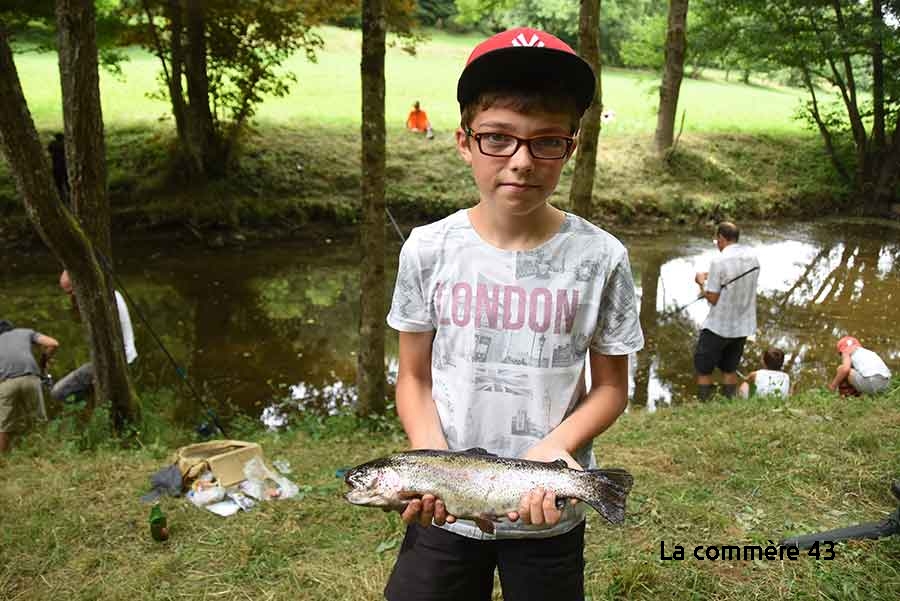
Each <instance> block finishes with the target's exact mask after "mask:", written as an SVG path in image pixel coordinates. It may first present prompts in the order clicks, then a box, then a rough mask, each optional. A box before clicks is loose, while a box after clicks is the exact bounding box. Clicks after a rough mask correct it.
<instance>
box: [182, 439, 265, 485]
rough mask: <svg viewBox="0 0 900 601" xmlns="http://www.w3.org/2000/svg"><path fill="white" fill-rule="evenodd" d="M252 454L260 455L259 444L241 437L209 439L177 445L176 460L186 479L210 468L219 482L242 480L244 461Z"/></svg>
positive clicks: (253, 455) (197, 475) (227, 483)
mask: <svg viewBox="0 0 900 601" xmlns="http://www.w3.org/2000/svg"><path fill="white" fill-rule="evenodd" d="M254 457H259V458H260V459H262V457H263V454H262V447H260V446H259V445H258V444H256V443H255V442H244V441H242V440H211V441H209V442H201V443H197V444H192V445H188V446H186V447H181V448H180V449H178V452H177V453H176V459H175V460H176V462H177V463H178V467H179V469H180V470H181V474H182V477H183V478H184V480H185V481H186V482H188V481H191V480H194V479H196V478H198V477H199V476H200V475H201V474H202V473H203V472H204V471H206V470H210V471H212V473H213V475H214V476H215V477H216V480H218V481H219V484H221V485H222V486H225V487H228V486H232V485H234V484H237V483H238V482H241V481H242V480H244V479H245V478H244V464H245V463H247V462H248V461H250V460H251V459H252V458H254Z"/></svg>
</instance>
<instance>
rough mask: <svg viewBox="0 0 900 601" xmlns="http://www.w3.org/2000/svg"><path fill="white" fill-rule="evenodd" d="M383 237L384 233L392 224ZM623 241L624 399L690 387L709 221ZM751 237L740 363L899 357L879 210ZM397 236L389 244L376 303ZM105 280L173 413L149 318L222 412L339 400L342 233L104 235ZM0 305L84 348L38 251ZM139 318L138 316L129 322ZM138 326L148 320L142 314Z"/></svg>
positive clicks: (817, 367) (142, 377)
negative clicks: (246, 240)
mask: <svg viewBox="0 0 900 601" xmlns="http://www.w3.org/2000/svg"><path fill="white" fill-rule="evenodd" d="M392 232H393V230H391V233H389V235H391V236H393V235H394V234H393V233H392ZM612 233H613V234H615V235H616V236H618V237H619V238H620V239H621V240H622V241H623V242H624V243H625V244H626V246H627V247H628V249H629V252H630V256H631V262H632V269H633V272H634V277H635V283H636V286H637V291H638V294H639V295H640V311H641V323H642V326H643V328H644V333H645V337H646V340H647V345H646V348H645V349H644V351H642V352H640V353H638V354H637V355H635V356H634V357H632V360H631V375H632V378H631V386H632V394H631V399H630V403H631V407H632V408H638V407H644V408H646V409H647V410H650V411H653V410H655V409H656V408H658V407H659V406H661V405H668V404H671V403H676V404H677V403H679V402H681V400H682V399H684V398H686V397H687V396H688V395H690V394H692V393H693V390H694V387H693V375H692V372H693V367H692V350H693V345H694V342H695V340H696V335H697V329H698V327H699V324H700V323H701V322H702V321H703V318H704V317H705V315H706V313H707V311H708V309H707V306H706V303H705V302H696V303H693V304H691V305H689V306H687V307H686V308H684V309H683V310H681V311H677V312H676V311H675V309H677V308H678V307H681V306H683V305H685V304H687V303H689V302H690V301H691V300H693V299H694V298H696V294H697V288H696V285H695V284H694V283H693V277H694V272H695V271H698V270H704V271H705V270H706V269H707V267H708V265H709V261H710V259H711V258H712V257H713V256H715V254H716V253H717V251H716V248H715V246H714V245H713V242H712V234H713V232H712V231H706V228H701V229H698V230H696V231H687V230H681V231H664V232H655V231H652V230H647V231H639V232H636V231H626V230H623V231H618V230H613V231H612ZM741 242H743V243H745V244H748V245H750V246H752V247H754V248H755V250H756V252H757V253H758V256H759V259H760V264H761V271H760V276H759V288H760V295H759V310H758V322H759V329H758V334H757V336H756V338H755V339H751V340H750V341H748V344H747V348H746V352H745V355H744V360H743V362H742V365H741V368H740V369H741V371H742V372H744V373H747V372H749V371H752V370H753V369H756V368H757V367H759V366H760V365H759V364H760V360H761V356H762V352H763V351H764V350H765V348H766V347H767V346H769V345H775V346H778V347H780V348H782V349H783V350H784V351H785V355H786V359H785V369H786V371H788V372H789V373H790V375H791V378H792V380H793V381H794V382H796V385H797V387H798V388H799V389H803V388H808V387H815V386H821V385H823V384H825V383H826V382H827V380H828V378H829V376H830V374H831V373H832V372H833V369H834V367H835V366H836V364H837V363H836V361H837V357H836V354H835V351H834V350H833V349H834V342H835V340H836V339H837V338H838V337H840V336H841V335H844V334H846V333H852V334H854V335H855V336H857V337H858V338H859V339H860V340H861V341H862V343H863V344H864V345H865V346H867V347H869V348H872V349H873V350H875V351H876V352H878V353H879V354H881V356H882V357H883V358H884V359H885V361H886V362H887V363H888V365H889V366H890V367H891V368H892V369H895V370H896V369H897V368H900V323H898V322H900V311H898V310H897V304H898V299H900V230H898V228H897V227H896V225H892V224H887V223H883V222H856V223H839V222H830V221H829V222H820V223H807V224H794V223H792V224H782V225H778V224H774V225H773V224H746V225H744V233H743V235H742V239H741ZM398 251H399V239H397V237H396V236H394V238H393V239H392V242H391V246H390V249H389V269H388V282H386V284H385V290H384V294H385V299H386V301H385V302H386V303H389V300H390V294H391V290H392V286H393V281H394V276H395V271H396V257H397V253H398ZM116 260H117V265H118V272H119V277H120V279H121V282H122V284H123V285H124V287H125V289H126V291H127V292H128V293H129V295H130V297H131V298H132V299H133V300H134V301H135V303H136V306H135V307H133V308H132V321H133V322H134V327H135V337H136V341H137V346H138V352H139V354H140V358H139V359H138V361H137V363H136V365H135V366H133V370H134V375H135V378H136V381H137V385H138V388H139V390H145V389H155V388H170V389H174V390H177V391H178V394H177V395H176V396H177V398H178V399H179V401H178V402H179V406H178V407H177V409H176V413H177V415H178V416H180V419H183V420H184V421H185V422H186V423H190V422H191V421H192V420H194V419H196V417H197V415H198V412H199V408H198V406H197V405H198V403H196V402H195V401H194V400H193V399H192V396H191V394H190V392H189V391H188V390H187V389H186V388H184V387H183V386H182V385H181V384H180V378H179V376H178V374H177V373H176V371H175V370H174V369H173V367H172V365H171V364H170V363H169V361H168V359H167V358H166V356H165V354H164V353H163V352H162V351H161V350H160V348H159V347H158V346H157V345H156V343H155V342H154V340H153V338H152V336H151V333H150V330H149V328H151V327H152V329H153V330H154V331H155V332H156V333H157V334H158V335H159V336H160V338H161V340H162V342H163V344H164V345H165V347H166V348H167V349H168V351H169V352H170V353H171V355H172V356H173V357H174V358H175V360H176V362H177V363H178V364H179V366H180V367H182V368H183V369H184V370H185V371H186V373H187V374H188V377H189V378H190V379H191V381H192V383H193V384H194V387H195V388H196V389H197V390H199V391H201V394H202V395H203V396H204V398H205V399H206V401H207V402H208V403H209V404H210V405H211V406H213V407H214V408H216V410H217V411H218V412H219V413H220V414H222V415H232V414H234V413H236V412H237V413H244V414H247V415H250V416H253V417H259V416H261V415H263V413H264V412H265V415H266V417H267V418H273V419H274V421H275V422H277V418H278V417H279V416H280V415H284V414H285V413H287V412H289V411H292V410H295V409H296V408H300V409H303V410H315V411H325V412H327V411H334V410H335V409H337V408H338V407H340V406H342V405H345V404H347V403H352V402H353V399H354V389H353V383H354V378H355V370H356V354H355V353H356V350H357V326H358V320H359V311H358V308H357V303H358V298H359V287H358V279H357V271H358V267H359V250H358V248H357V247H356V246H355V245H354V243H353V241H352V239H351V238H346V239H340V238H335V239H334V240H332V239H326V238H322V239H320V240H316V241H314V242H311V241H309V240H297V241H282V242H278V243H268V244H264V245H254V246H248V247H246V248H223V249H215V250H213V249H207V248H197V247H194V246H191V245H188V244H180V243H172V242H150V241H146V242H141V243H127V244H126V243H123V242H119V243H118V244H117V248H116ZM0 265H2V266H3V268H2V271H0V274H2V279H0V317H2V318H6V319H10V320H12V321H13V322H15V323H17V324H18V325H23V326H28V327H34V328H35V329H38V330H39V331H42V332H44V333H46V334H48V335H50V336H53V337H55V338H57V339H58V340H60V342H61V343H62V347H61V349H60V351H59V353H58V357H57V360H56V362H55V364H54V365H53V368H52V372H53V375H54V376H55V377H57V378H59V377H61V376H62V375H64V374H65V373H66V372H67V371H68V370H70V369H73V368H75V367H76V366H78V365H79V364H80V363H82V362H84V361H86V360H87V358H88V350H87V347H86V345H85V343H84V340H83V331H82V328H81V325H80V324H79V323H78V322H76V321H75V320H74V318H73V316H72V313H71V311H70V310H69V307H68V301H67V298H66V297H65V296H64V295H63V294H62V293H61V291H60V290H59V288H58V286H57V278H58V274H59V268H58V267H57V265H56V262H55V260H54V259H53V258H52V256H50V255H49V254H47V253H46V252H45V251H42V250H33V251H29V252H25V253H23V252H22V251H15V252H13V251H0ZM141 316H143V318H145V319H146V322H144V321H143V320H142V318H141ZM148 324H149V326H148ZM388 333H389V338H388V342H387V356H388V366H387V371H388V378H389V380H392V378H393V377H394V376H395V374H396V365H397V362H396V355H397V342H396V334H395V333H393V332H392V331H391V330H390V329H389V330H388Z"/></svg>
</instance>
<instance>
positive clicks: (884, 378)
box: [828, 336, 891, 396]
mask: <svg viewBox="0 0 900 601" xmlns="http://www.w3.org/2000/svg"><path fill="white" fill-rule="evenodd" d="M837 352H838V354H839V355H840V356H841V364H840V365H839V366H838V368H837V370H836V372H835V374H834V379H833V380H832V381H831V383H830V384H828V388H829V390H839V391H840V393H841V395H842V396H848V395H857V394H859V393H863V394H876V393H878V392H881V391H882V390H884V389H885V388H887V387H888V384H890V382H891V370H889V369H888V366H887V365H885V364H884V361H883V360H882V359H881V357H879V356H878V355H877V354H875V353H874V352H872V351H870V350H869V349H867V348H863V346H862V345H861V344H860V343H859V340H857V339H856V338H854V337H853V336H844V337H843V338H841V339H840V340H838V343H837Z"/></svg>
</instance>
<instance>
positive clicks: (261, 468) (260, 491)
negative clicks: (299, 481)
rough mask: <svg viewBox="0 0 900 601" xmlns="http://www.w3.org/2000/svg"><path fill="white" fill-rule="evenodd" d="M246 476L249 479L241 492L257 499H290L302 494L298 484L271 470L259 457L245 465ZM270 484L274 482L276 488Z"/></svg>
mask: <svg viewBox="0 0 900 601" xmlns="http://www.w3.org/2000/svg"><path fill="white" fill-rule="evenodd" d="M244 476H245V477H246V478H247V479H246V480H245V481H244V482H242V483H241V490H242V491H244V492H245V493H246V494H248V495H250V496H251V497H254V498H256V499H264V500H269V499H290V498H291V497H295V496H297V493H298V492H300V489H299V488H298V487H297V485H296V484H294V483H293V482H291V481H290V480H289V479H287V478H285V477H284V476H282V475H280V474H276V473H275V472H273V471H272V470H270V469H269V468H268V467H266V464H265V463H263V462H262V459H260V458H259V457H254V458H252V459H251V460H250V461H248V462H247V463H245V464H244ZM268 482H272V483H273V484H274V485H275V486H276V488H273V487H272V486H271V485H269V484H268Z"/></svg>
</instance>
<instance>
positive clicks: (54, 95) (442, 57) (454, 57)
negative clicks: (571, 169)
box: [16, 27, 805, 136]
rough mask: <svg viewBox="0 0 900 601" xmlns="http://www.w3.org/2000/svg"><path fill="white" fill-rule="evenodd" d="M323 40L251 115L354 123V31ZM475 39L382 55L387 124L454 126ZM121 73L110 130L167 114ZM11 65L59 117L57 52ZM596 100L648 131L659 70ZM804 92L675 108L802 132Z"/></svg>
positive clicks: (695, 97)
mask: <svg viewBox="0 0 900 601" xmlns="http://www.w3.org/2000/svg"><path fill="white" fill-rule="evenodd" d="M320 31H321V34H322V37H323V39H324V40H325V48H324V49H323V50H322V51H320V52H319V53H318V59H317V61H316V62H315V63H311V62H309V61H308V60H306V57H305V55H303V54H302V53H300V54H297V55H295V56H294V57H292V58H291V59H289V60H288V61H286V62H285V64H284V65H283V69H284V70H285V71H287V72H291V73H293V74H295V75H296V77H297V83H296V84H295V85H293V86H292V87H291V92H290V94H289V95H288V96H286V97H284V98H271V99H268V100H266V101H265V102H264V103H263V104H262V106H261V107H260V110H259V113H258V117H259V119H260V120H261V121H264V122H274V123H277V124H280V125H290V124H292V123H294V124H296V123H301V124H306V123H310V122H312V123H316V124H319V125H329V126H336V127H341V128H343V127H353V128H356V127H358V125H359V122H360V102H361V92H360V77H359V61H360V44H361V34H360V32H359V31H353V30H347V29H340V28H336V27H324V28H322V29H321V30H320ZM481 39H482V36H480V35H477V34H468V35H449V34H446V33H442V32H435V33H433V34H432V37H431V39H430V40H429V41H428V42H425V43H423V44H420V45H419V46H418V48H417V50H416V54H415V55H414V56H413V55H410V54H408V53H406V52H404V51H403V50H402V49H401V48H400V47H399V46H396V45H395V46H393V47H391V48H389V49H388V52H387V56H386V65H385V68H386V73H387V88H386V115H387V121H388V123H389V124H390V123H395V124H398V125H402V124H403V123H404V122H405V120H406V114H407V112H408V111H409V109H410V106H411V105H412V102H413V101H414V100H420V101H421V102H422V107H423V108H424V109H425V110H426V111H427V112H428V114H429V117H430V118H431V120H432V123H433V125H434V126H435V127H436V128H437V129H439V130H450V129H452V128H454V127H456V125H457V124H458V121H459V105H458V104H457V103H456V79H457V77H458V76H459V72H460V70H461V69H462V67H463V66H464V65H465V61H466V58H467V57H468V54H469V52H471V50H472V48H473V47H474V46H475V44H476V43H478V42H479V41H480V40H481ZM126 55H127V56H128V58H129V60H128V62H127V63H125V64H124V65H123V74H124V75H123V77H121V78H119V77H116V76H114V75H112V74H110V73H107V72H102V73H101V98H102V102H103V114H104V120H105V123H106V125H107V127H108V128H111V129H118V128H121V127H132V126H134V125H137V124H142V125H150V124H153V123H155V122H157V121H158V120H159V119H160V118H163V119H165V120H166V121H170V120H171V117H170V115H169V104H168V102H166V101H165V100H163V99H153V98H149V97H148V94H150V93H155V92H157V91H158V84H157V80H156V78H157V72H158V71H159V61H158V60H157V59H156V58H155V57H153V56H152V55H150V54H148V53H147V52H144V51H143V50H140V49H137V48H134V49H129V50H128V51H127V52H126ZM16 65H17V67H18V71H19V76H20V78H21V79H22V86H23V88H24V90H25V96H26V98H27V99H28V103H29V106H30V107H31V112H32V114H33V115H34V117H35V121H36V122H37V125H38V127H39V128H40V129H44V130H46V129H52V128H58V127H59V126H60V124H61V123H62V108H61V100H60V87H59V83H58V82H59V72H58V66H57V61H56V56H55V55H52V54H36V53H24V54H18V55H17V56H16ZM602 84H603V98H604V105H605V106H606V107H608V108H611V109H613V110H615V112H616V119H615V121H613V122H612V123H611V124H609V126H608V127H607V133H608V134H609V135H612V136H616V135H634V134H652V133H653V131H654V130H655V128H656V106H657V104H658V103H659V74H657V73H653V72H649V71H626V70H621V69H605V70H604V71H603V82H602ZM802 99H805V95H804V94H803V93H802V92H801V91H799V90H795V89H792V88H781V87H775V86H770V87H762V86H755V85H743V84H738V83H728V82H724V81H720V80H709V79H699V80H692V79H685V80H684V83H683V84H682V88H681V94H680V98H679V108H680V109H681V110H684V111H685V113H686V115H687V116H686V121H685V123H686V126H685V131H688V132H731V133H763V132H767V133H793V134H797V133H801V132H802V131H804V130H803V128H802V126H801V124H800V123H799V122H797V121H794V120H793V119H792V115H793V113H794V111H795V110H796V108H797V107H798V104H799V102H800V101H801V100H802Z"/></svg>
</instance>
